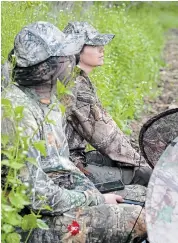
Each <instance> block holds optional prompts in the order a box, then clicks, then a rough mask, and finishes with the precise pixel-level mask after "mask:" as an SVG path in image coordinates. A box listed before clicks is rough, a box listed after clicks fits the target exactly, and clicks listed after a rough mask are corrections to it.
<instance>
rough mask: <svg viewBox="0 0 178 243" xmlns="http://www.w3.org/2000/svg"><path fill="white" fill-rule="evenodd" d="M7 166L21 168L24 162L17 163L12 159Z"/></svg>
mask: <svg viewBox="0 0 178 243" xmlns="http://www.w3.org/2000/svg"><path fill="white" fill-rule="evenodd" d="M9 167H11V168H13V169H16V170H19V169H21V168H22V167H24V164H21V163H17V162H15V161H13V162H12V163H10V164H9Z"/></svg>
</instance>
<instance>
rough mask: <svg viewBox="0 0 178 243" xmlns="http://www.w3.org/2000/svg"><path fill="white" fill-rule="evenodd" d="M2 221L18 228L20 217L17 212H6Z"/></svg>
mask: <svg viewBox="0 0 178 243" xmlns="http://www.w3.org/2000/svg"><path fill="white" fill-rule="evenodd" d="M3 221H4V222H5V223H7V224H11V225H13V226H20V225H21V221H22V217H21V216H20V215H19V214H18V213H17V212H6V213H4V217H3Z"/></svg>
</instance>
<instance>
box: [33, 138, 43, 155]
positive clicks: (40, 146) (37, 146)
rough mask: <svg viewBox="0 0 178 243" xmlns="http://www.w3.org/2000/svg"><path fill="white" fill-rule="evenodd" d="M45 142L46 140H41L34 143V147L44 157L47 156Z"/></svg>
mask: <svg viewBox="0 0 178 243" xmlns="http://www.w3.org/2000/svg"><path fill="white" fill-rule="evenodd" d="M45 144H46V143H45V141H44V140H41V141H39V142H34V143H33V146H34V147H35V148H36V149H37V150H39V151H40V153H41V154H42V155H43V156H46V146H45Z"/></svg>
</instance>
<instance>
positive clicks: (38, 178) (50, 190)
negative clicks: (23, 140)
mask: <svg viewBox="0 0 178 243" xmlns="http://www.w3.org/2000/svg"><path fill="white" fill-rule="evenodd" d="M20 126H21V127H22V128H25V131H24V135H25V136H32V134H33V132H34V131H35V130H36V129H37V122H36V120H35V118H34V116H33V115H32V113H31V111H30V110H29V109H26V108H25V109H24V118H23V120H22V121H21V124H20ZM12 127H13V123H12V122H8V123H7V119H5V118H4V119H2V131H3V133H4V134H7V133H8V131H14V129H12ZM33 140H34V141H39V140H40V132H39V133H36V135H35V136H34V139H33ZM28 157H31V158H35V159H36V162H37V166H35V165H33V164H31V163H29V162H26V166H24V167H23V168H22V169H21V170H20V173H19V178H20V179H21V180H22V182H23V183H26V184H27V185H29V188H30V191H31V192H30V195H31V205H30V207H32V208H33V209H34V210H41V209H42V208H43V206H44V205H48V206H50V207H51V209H52V211H48V213H49V214H51V215H55V214H61V213H63V212H66V211H68V210H70V209H72V208H76V207H80V206H91V205H98V204H101V203H103V202H104V197H103V195H102V194H101V193H99V191H97V190H96V189H95V187H94V186H93V188H92V189H91V190H90V189H86V190H83V191H82V190H76V189H74V190H68V189H64V188H61V187H59V186H58V185H57V184H55V183H54V182H53V180H52V179H51V178H50V177H49V176H48V174H46V173H45V172H44V170H43V169H42V164H43V161H42V160H41V154H40V152H39V151H38V150H36V149H35V148H34V147H30V149H29V151H28ZM47 159H48V160H49V161H48V162H49V163H51V164H53V163H56V161H54V159H55V158H50V157H48V158H47ZM58 162H59V161H58ZM69 162H70V161H69ZM70 163H71V164H72V162H70ZM86 180H88V179H87V178H86ZM83 183H84V181H83ZM92 192H93V193H92ZM45 211H46V210H41V212H42V213H43V212H45Z"/></svg>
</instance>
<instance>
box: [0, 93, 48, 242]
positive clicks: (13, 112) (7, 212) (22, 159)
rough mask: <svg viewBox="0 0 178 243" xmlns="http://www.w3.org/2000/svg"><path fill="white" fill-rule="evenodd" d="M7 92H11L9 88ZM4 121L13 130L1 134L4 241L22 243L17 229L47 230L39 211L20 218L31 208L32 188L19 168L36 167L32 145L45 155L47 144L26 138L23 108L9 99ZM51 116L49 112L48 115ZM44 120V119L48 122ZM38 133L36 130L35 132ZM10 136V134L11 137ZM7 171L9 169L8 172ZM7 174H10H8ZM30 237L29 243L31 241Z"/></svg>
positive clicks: (3, 117) (6, 104)
mask: <svg viewBox="0 0 178 243" xmlns="http://www.w3.org/2000/svg"><path fill="white" fill-rule="evenodd" d="M7 90H8V89H7ZM1 104H2V122H8V123H10V124H11V126H12V127H13V133H11V132H10V131H8V133H7V134H6V133H4V134H2V151H1V153H2V157H3V159H2V161H1V166H3V167H2V174H3V177H4V176H5V174H6V178H5V182H4V185H3V188H2V195H1V198H2V205H1V206H2V207H1V209H2V221H1V222H2V229H1V230H2V242H3V243H9V242H14V243H17V242H20V238H21V237H20V235H19V234H18V233H16V232H15V227H17V226H18V227H19V228H22V229H23V230H30V231H29V234H28V237H29V236H30V234H31V231H32V229H34V228H41V229H44V230H47V229H48V226H47V225H46V223H45V222H43V221H42V220H41V219H39V218H40V217H41V216H40V215H39V214H40V211H39V212H38V213H37V214H35V213H33V212H31V214H29V215H25V216H24V217H22V216H21V214H20V212H21V210H22V209H24V207H25V206H27V205H30V188H29V186H28V185H25V184H24V183H22V181H21V180H19V179H18V174H19V171H20V169H22V168H23V167H25V166H26V162H27V161H28V162H29V163H32V164H33V165H35V166H37V164H36V160H35V159H34V158H30V157H27V154H28V152H27V151H28V150H29V147H30V146H34V147H35V148H36V149H37V150H38V151H40V153H41V154H42V155H43V156H46V148H45V141H43V140H41V141H38V142H32V139H33V137H34V135H35V133H34V134H33V136H24V134H23V131H24V130H25V127H22V126H21V121H22V119H23V117H24V114H23V111H24V107H23V106H16V107H13V105H12V103H11V101H10V100H8V99H5V98H2V100H1ZM48 114H49V113H48ZM46 119H47V117H45V119H44V120H46ZM36 132H37V130H36ZM9 134H10V135H9ZM5 168H6V170H5ZM6 171H7V172H6ZM40 200H41V202H42V203H43V204H44V205H43V206H42V208H41V209H43V208H44V209H46V210H51V208H50V207H49V206H48V205H46V204H45V201H46V198H40ZM28 237H27V239H26V242H27V241H28Z"/></svg>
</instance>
